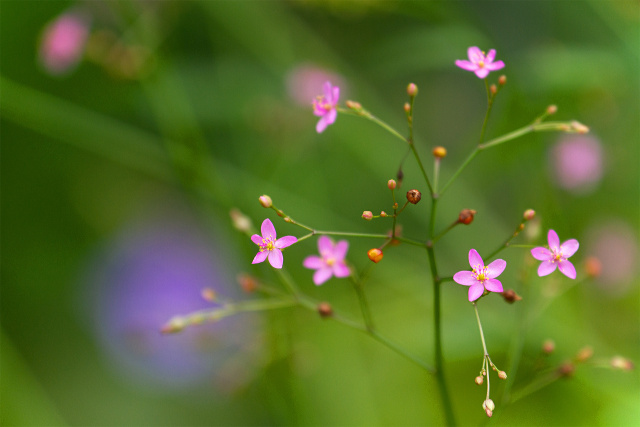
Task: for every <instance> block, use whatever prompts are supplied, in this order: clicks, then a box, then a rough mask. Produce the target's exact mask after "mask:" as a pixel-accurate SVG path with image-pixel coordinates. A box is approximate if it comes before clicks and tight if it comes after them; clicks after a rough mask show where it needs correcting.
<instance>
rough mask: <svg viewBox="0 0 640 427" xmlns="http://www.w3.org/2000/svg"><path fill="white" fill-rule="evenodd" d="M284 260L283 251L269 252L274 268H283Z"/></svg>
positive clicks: (270, 261) (274, 250)
mask: <svg viewBox="0 0 640 427" xmlns="http://www.w3.org/2000/svg"><path fill="white" fill-rule="evenodd" d="M283 262H284V258H283V257H282V251H281V250H280V249H273V250H271V251H269V263H270V264H271V266H272V267H273V268H282V263H283Z"/></svg>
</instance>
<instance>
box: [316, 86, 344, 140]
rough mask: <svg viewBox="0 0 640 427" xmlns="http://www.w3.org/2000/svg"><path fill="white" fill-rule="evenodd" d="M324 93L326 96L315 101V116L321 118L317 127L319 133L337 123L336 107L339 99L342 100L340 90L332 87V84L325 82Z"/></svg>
mask: <svg viewBox="0 0 640 427" xmlns="http://www.w3.org/2000/svg"><path fill="white" fill-rule="evenodd" d="M322 91H323V92H324V95H321V96H318V97H317V98H316V99H314V100H313V114H315V115H316V116H318V117H320V120H319V121H318V124H317V125H316V131H317V132H318V133H322V132H323V131H324V130H325V129H326V128H327V126H329V125H330V124H333V122H335V121H336V117H338V110H336V105H338V98H340V88H339V87H338V86H331V83H330V82H325V84H324V86H323V87H322Z"/></svg>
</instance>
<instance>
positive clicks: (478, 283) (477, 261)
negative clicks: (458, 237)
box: [453, 249, 507, 301]
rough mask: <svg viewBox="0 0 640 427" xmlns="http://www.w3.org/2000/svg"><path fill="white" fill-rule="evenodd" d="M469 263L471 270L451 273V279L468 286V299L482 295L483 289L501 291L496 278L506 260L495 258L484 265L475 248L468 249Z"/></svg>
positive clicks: (473, 299)
mask: <svg viewBox="0 0 640 427" xmlns="http://www.w3.org/2000/svg"><path fill="white" fill-rule="evenodd" d="M469 265H471V268H472V271H459V272H457V273H456V274H454V275H453V280H454V281H455V282H456V283H458V284H460V285H463V286H469V301H475V300H477V299H478V298H480V297H481V296H482V294H483V293H484V290H485V289H486V290H488V291H491V292H502V291H503V289H502V283H500V281H499V280H497V279H496V277H498V276H499V275H501V274H502V272H503V271H504V269H505V268H506V267H507V262H506V261H505V260H503V259H497V260H495V261H493V262H492V263H491V264H489V265H487V266H485V265H484V261H483V260H482V257H481V256H480V254H479V253H478V251H476V250H475V249H471V250H470V251H469Z"/></svg>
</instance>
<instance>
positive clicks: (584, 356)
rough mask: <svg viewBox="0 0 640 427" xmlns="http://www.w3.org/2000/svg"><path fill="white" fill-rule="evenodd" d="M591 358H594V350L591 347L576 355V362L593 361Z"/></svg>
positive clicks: (582, 349) (581, 350) (584, 348)
mask: <svg viewBox="0 0 640 427" xmlns="http://www.w3.org/2000/svg"><path fill="white" fill-rule="evenodd" d="M591 356H593V348H592V347H590V346H586V347H583V348H581V349H580V350H579V351H578V354H576V362H586V361H587V360H589V359H591Z"/></svg>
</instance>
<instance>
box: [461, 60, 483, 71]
mask: <svg viewBox="0 0 640 427" xmlns="http://www.w3.org/2000/svg"><path fill="white" fill-rule="evenodd" d="M456 65H457V66H458V67H460V68H462V69H463V70H467V71H475V70H477V69H478V66H477V65H476V64H474V63H473V62H469V61H467V60H465V59H458V60H456Z"/></svg>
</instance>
